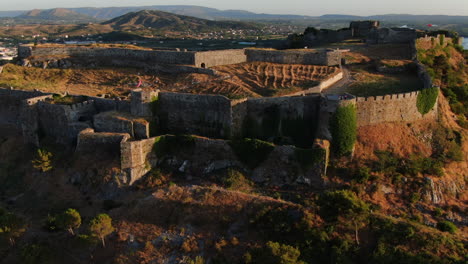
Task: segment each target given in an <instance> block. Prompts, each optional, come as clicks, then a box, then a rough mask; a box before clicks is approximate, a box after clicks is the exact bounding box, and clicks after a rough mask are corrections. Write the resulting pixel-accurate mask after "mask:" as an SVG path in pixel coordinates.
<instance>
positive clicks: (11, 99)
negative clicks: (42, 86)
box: [0, 88, 44, 127]
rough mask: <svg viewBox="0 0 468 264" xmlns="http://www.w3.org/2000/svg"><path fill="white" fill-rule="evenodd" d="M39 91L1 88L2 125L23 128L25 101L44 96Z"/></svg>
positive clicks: (0, 110) (0, 117) (0, 119)
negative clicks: (21, 116) (21, 120)
mask: <svg viewBox="0 0 468 264" xmlns="http://www.w3.org/2000/svg"><path fill="white" fill-rule="evenodd" d="M42 95H44V93H42V92H39V91H21V90H12V89H7V88H0V124H10V125H16V126H18V127H21V122H20V114H21V111H22V109H23V106H24V103H23V100H26V99H31V98H34V97H38V96H42Z"/></svg>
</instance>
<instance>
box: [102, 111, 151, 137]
mask: <svg viewBox="0 0 468 264" xmlns="http://www.w3.org/2000/svg"><path fill="white" fill-rule="evenodd" d="M93 127H94V129H95V130H96V132H113V133H127V134H129V135H130V136H131V137H132V138H136V139H144V138H149V123H148V121H146V120H144V119H141V118H138V117H135V116H131V115H129V114H125V113H119V112H113V111H111V112H103V113H99V114H97V115H95V116H94V117H93Z"/></svg>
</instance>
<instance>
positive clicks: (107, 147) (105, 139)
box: [76, 128, 130, 156]
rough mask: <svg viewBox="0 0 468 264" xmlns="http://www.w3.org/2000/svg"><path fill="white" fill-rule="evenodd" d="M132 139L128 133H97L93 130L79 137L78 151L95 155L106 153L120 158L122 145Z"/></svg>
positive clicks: (90, 129) (84, 132) (86, 130)
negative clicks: (100, 152) (98, 152)
mask: <svg viewBox="0 0 468 264" xmlns="http://www.w3.org/2000/svg"><path fill="white" fill-rule="evenodd" d="M129 139H130V135H129V134H126V133H96V132H94V130H93V129H92V128H88V129H85V130H83V131H81V132H80V133H79V135H78V140H77V145H76V151H77V152H82V153H95V152H97V151H105V152H107V153H110V154H118V155H119V156H120V145H121V144H122V143H123V142H126V141H127V140H129Z"/></svg>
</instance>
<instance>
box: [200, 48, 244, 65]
mask: <svg viewBox="0 0 468 264" xmlns="http://www.w3.org/2000/svg"><path fill="white" fill-rule="evenodd" d="M246 61H247V56H246V55H245V50H243V49H233V50H214V51H202V52H197V53H195V66H197V67H201V68H209V67H213V66H218V65H228V64H237V63H243V62H246Z"/></svg>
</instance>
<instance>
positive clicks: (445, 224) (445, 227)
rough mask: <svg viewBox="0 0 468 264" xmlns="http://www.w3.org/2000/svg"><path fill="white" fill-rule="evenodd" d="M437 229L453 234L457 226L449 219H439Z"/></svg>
mask: <svg viewBox="0 0 468 264" xmlns="http://www.w3.org/2000/svg"><path fill="white" fill-rule="evenodd" d="M437 229H439V230H440V231H443V232H449V233H451V234H455V233H456V232H457V230H458V228H457V226H456V225H454V224H453V223H452V222H450V221H441V222H438V223H437Z"/></svg>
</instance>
